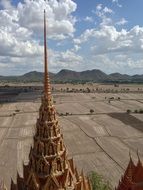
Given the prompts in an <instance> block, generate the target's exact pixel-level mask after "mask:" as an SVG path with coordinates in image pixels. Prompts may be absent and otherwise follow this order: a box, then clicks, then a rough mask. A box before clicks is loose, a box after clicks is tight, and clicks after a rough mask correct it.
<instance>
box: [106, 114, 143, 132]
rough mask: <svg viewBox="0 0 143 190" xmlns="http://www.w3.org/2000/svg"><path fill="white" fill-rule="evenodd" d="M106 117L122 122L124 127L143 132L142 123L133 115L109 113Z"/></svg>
mask: <svg viewBox="0 0 143 190" xmlns="http://www.w3.org/2000/svg"><path fill="white" fill-rule="evenodd" d="M108 115H109V116H110V117H112V118H115V119H118V120H120V121H122V122H123V123H124V124H126V125H129V126H131V127H133V128H135V129H138V130H140V131H142V132H143V121H141V120H139V119H137V118H136V117H134V116H133V115H130V114H127V113H109V114H108Z"/></svg>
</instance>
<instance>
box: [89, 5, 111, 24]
mask: <svg viewBox="0 0 143 190" xmlns="http://www.w3.org/2000/svg"><path fill="white" fill-rule="evenodd" d="M92 12H93V13H94V14H96V15H97V16H98V17H99V18H100V19H101V23H100V25H111V24H112V19H111V18H109V16H110V15H111V14H114V11H113V10H112V9H110V8H108V7H106V6H105V7H103V5H102V4H98V5H97V6H96V11H92Z"/></svg>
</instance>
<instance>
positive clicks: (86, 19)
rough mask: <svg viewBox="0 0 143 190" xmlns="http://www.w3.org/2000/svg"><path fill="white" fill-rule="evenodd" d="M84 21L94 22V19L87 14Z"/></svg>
mask: <svg viewBox="0 0 143 190" xmlns="http://www.w3.org/2000/svg"><path fill="white" fill-rule="evenodd" d="M84 21H86V22H93V21H94V20H93V18H92V17H89V16H86V17H85V18H84Z"/></svg>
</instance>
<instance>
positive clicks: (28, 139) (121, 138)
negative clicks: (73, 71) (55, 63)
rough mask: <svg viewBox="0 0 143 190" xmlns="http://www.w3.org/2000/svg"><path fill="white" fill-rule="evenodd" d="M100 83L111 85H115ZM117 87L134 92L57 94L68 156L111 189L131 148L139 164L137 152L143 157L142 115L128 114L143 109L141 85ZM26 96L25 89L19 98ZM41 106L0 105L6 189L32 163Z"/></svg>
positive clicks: (0, 161) (0, 159)
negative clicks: (31, 154)
mask: <svg viewBox="0 0 143 190" xmlns="http://www.w3.org/2000/svg"><path fill="white" fill-rule="evenodd" d="M54 87H55V88H58V89H61V88H65V89H66V88H67V86H64V85H63V86H62V85H55V86H54ZM92 87H93V86H92ZM98 87H99V88H103V87H104V88H106V89H107V88H111V87H113V85H112V86H110V85H108V86H106V85H105V86H104V85H103V86H98ZM70 88H73V86H71V87H70ZM74 88H78V89H80V88H81V86H79V85H78V86H75V85H74ZM86 88H87V87H86ZM113 88H114V89H115V88H117V87H113ZM118 88H121V89H123V88H130V89H132V90H131V91H132V92H130V93H129V92H118V93H115V92H113V93H111V92H110V93H106V92H105V93H104V92H102V93H98V92H94V93H66V92H58V93H54V100H55V107H56V110H57V112H58V114H59V116H58V118H59V122H60V125H61V129H62V132H63V134H64V140H65V145H66V146H67V149H68V154H69V157H73V158H74V160H75V163H76V165H77V167H78V169H79V171H80V170H81V169H83V170H84V171H85V172H86V173H89V172H90V171H93V170H94V171H97V172H98V173H99V174H101V175H102V176H103V177H104V178H105V180H108V181H110V183H111V185H112V186H113V187H115V186H116V185H118V181H119V179H120V178H121V175H122V174H123V173H124V170H125V168H126V167H127V164H128V161H129V151H130V152H131V154H132V157H133V159H134V161H135V162H136V161H137V154H136V152H137V150H139V154H140V157H141V158H143V148H142V147H143V114H138V113H130V114H127V113H126V110H127V109H130V110H131V111H132V112H134V110H140V109H143V93H138V92H137V91H138V88H140V89H143V86H141V85H139V86H138V85H132V86H130V85H128V86H127V85H123V86H120V87H118ZM118 90H119V89H118ZM134 91H135V92H134ZM24 96H27V94H26V93H25V94H24V93H21V94H19V97H18V98H21V100H22V97H24ZM105 97H106V98H105ZM113 97H114V98H113ZM118 97H120V99H118ZM110 98H111V99H110ZM31 99H32V98H31ZM109 100H110V101H109ZM39 106H40V99H37V100H33V101H32V100H30V101H25V102H22V101H21V102H13V103H7V104H1V105H0V176H1V178H3V179H4V181H5V183H6V185H7V187H9V185H10V180H11V177H12V178H13V179H16V174H17V171H18V172H19V173H20V175H22V165H23V162H27V161H28V154H29V149H30V146H31V145H32V142H33V139H32V136H33V134H34V130H35V128H34V127H35V123H36V118H37V117H38V109H39ZM91 109H93V110H94V112H93V113H92V114H91V113H90V110H91Z"/></svg>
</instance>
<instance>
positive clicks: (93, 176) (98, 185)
mask: <svg viewBox="0 0 143 190" xmlns="http://www.w3.org/2000/svg"><path fill="white" fill-rule="evenodd" d="M89 179H90V181H91V185H92V189H93V190H97V189H98V190H111V187H110V184H109V182H108V181H107V182H106V181H104V180H103V178H102V176H101V175H99V174H97V173H96V172H94V171H92V172H91V173H90V174H89Z"/></svg>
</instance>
